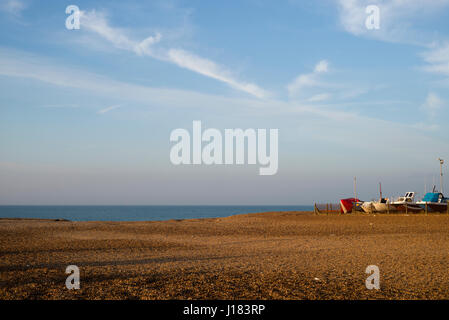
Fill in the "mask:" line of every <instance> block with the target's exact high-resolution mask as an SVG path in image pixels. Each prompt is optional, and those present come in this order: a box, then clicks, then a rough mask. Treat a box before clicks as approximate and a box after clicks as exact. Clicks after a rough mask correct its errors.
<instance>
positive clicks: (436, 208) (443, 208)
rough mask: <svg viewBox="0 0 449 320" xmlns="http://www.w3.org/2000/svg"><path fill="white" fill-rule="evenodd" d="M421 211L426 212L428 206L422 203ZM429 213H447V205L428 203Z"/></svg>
mask: <svg viewBox="0 0 449 320" xmlns="http://www.w3.org/2000/svg"><path fill="white" fill-rule="evenodd" d="M419 205H420V207H421V210H423V211H425V210H426V204H425V203H420V204H419ZM427 211H429V212H440V213H445V212H447V203H434V202H428V203H427Z"/></svg>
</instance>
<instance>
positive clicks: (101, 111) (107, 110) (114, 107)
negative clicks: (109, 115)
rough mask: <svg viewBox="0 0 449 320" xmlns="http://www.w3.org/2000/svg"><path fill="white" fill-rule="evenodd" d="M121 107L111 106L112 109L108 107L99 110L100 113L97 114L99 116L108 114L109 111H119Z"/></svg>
mask: <svg viewBox="0 0 449 320" xmlns="http://www.w3.org/2000/svg"><path fill="white" fill-rule="evenodd" d="M120 107H121V106H120V105H115V106H110V107H107V108H104V109H101V110H99V111H98V112H97V114H105V113H106V112H109V111H112V110H115V109H118V108H120Z"/></svg>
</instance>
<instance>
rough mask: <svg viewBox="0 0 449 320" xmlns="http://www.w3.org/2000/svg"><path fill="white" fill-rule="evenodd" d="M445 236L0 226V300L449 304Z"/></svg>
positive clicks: (323, 229)
mask: <svg viewBox="0 0 449 320" xmlns="http://www.w3.org/2000/svg"><path fill="white" fill-rule="evenodd" d="M448 231H449V216H448V215H445V214H441V215H422V214H419V215H413V214H409V215H399V214H396V215H386V214H385V215H366V214H355V215H339V214H334V215H314V214H313V213H311V212H268V213H257V214H247V215H236V216H231V217H226V218H211V219H190V220H169V221H157V222H155V221H153V222H152V221H148V222H147V221H137V222H128V221H120V222H106V221H101V222H96V221H89V222H81V221H76V222H74V221H63V220H39V219H0V257H1V258H0V281H1V282H0V299H448V298H449V259H448V253H449V232H448ZM69 265H76V266H78V267H79V270H80V289H79V290H68V289H67V288H66V286H65V281H66V278H67V277H68V274H66V273H65V270H66V267H67V266H69ZM369 265H376V266H378V267H379V270H380V289H379V290H375V289H373V290H368V289H367V288H366V286H365V280H366V278H367V277H368V276H369V275H368V274H367V273H365V269H366V268H367V266H369Z"/></svg>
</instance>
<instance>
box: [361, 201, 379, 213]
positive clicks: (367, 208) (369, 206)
mask: <svg viewBox="0 0 449 320" xmlns="http://www.w3.org/2000/svg"><path fill="white" fill-rule="evenodd" d="M374 202H375V201H365V202H364V203H363V204H362V206H361V207H362V210H363V212H365V213H374V212H375V211H376V209H375V208H374Z"/></svg>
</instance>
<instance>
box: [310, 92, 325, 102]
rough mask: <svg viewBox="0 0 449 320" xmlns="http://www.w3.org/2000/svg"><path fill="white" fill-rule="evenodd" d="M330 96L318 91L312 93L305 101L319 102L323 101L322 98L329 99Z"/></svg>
mask: <svg viewBox="0 0 449 320" xmlns="http://www.w3.org/2000/svg"><path fill="white" fill-rule="evenodd" d="M330 97H331V95H330V94H329V93H320V94H316V95H313V96H312V97H310V98H309V99H308V100H307V101H310V102H320V101H324V100H329V99H330Z"/></svg>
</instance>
